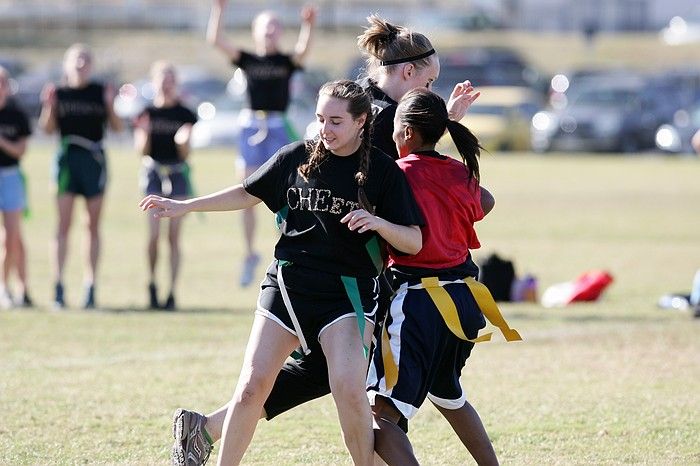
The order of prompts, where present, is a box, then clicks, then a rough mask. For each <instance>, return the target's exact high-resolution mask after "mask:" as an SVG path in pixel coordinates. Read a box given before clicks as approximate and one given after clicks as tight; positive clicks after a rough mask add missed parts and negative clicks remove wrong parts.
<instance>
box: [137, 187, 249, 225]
mask: <svg viewBox="0 0 700 466" xmlns="http://www.w3.org/2000/svg"><path fill="white" fill-rule="evenodd" d="M260 202H261V200H260V199H259V198H257V197H255V196H253V195H252V194H248V192H247V191H246V190H245V189H244V188H243V185H242V184H237V185H235V186H231V187H230V188H226V189H223V190H221V191H218V192H216V193H213V194H208V195H206V196H200V197H195V198H193V199H188V200H185V201H176V200H173V199H168V198H164V197H160V196H155V195H150V196H146V197H145V198H143V199H142V200H141V202H140V203H139V207H141V210H143V211H147V210H149V209H153V216H154V217H156V218H162V217H180V216H182V215H185V214H186V213H188V212H221V211H227V210H241V209H247V208H248V207H253V206H254V205H256V204H258V203H260Z"/></svg>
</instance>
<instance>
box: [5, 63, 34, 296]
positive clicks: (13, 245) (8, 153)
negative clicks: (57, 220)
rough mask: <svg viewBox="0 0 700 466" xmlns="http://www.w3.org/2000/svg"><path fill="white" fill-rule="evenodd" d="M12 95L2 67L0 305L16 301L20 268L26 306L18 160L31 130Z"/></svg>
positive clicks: (24, 201) (22, 202) (22, 197)
mask: <svg viewBox="0 0 700 466" xmlns="http://www.w3.org/2000/svg"><path fill="white" fill-rule="evenodd" d="M9 97H10V76H9V73H8V72H7V70H5V68H3V67H1V66H0V210H1V211H2V217H3V229H4V237H5V246H4V251H3V264H2V277H1V279H2V281H1V283H0V307H1V308H9V307H12V306H13V305H14V304H15V302H14V301H13V299H12V294H11V293H10V290H9V287H8V285H9V284H8V280H9V278H10V277H9V276H8V275H9V273H10V272H12V271H17V278H18V279H19V282H20V283H19V285H20V289H19V292H20V294H19V300H18V301H17V304H18V305H20V306H24V307H29V306H32V304H33V303H32V300H31V298H30V297H29V291H28V289H27V260H26V256H25V250H24V241H23V240H22V229H21V225H22V211H23V210H24V209H25V208H26V206H27V195H26V192H25V186H24V182H23V176H22V173H21V172H20V169H19V161H20V159H21V158H22V157H23V156H24V154H25V152H26V150H27V138H28V137H29V136H30V135H31V132H32V131H31V128H30V126H29V119H28V118H27V114H26V113H24V111H23V110H21V109H20V108H18V107H17V106H15V105H14V104H13V102H11V101H10V100H9Z"/></svg>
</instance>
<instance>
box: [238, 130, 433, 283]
mask: <svg viewBox="0 0 700 466" xmlns="http://www.w3.org/2000/svg"><path fill="white" fill-rule="evenodd" d="M307 158H308V153H307V150H306V147H305V145H304V143H303V142H295V143H292V144H289V145H287V146H284V147H283V148H282V149H280V150H279V151H278V152H277V153H276V154H275V155H274V156H273V157H272V158H271V159H270V160H268V161H267V162H266V163H265V164H264V165H263V166H262V167H260V168H259V169H258V170H257V171H256V172H255V173H253V174H252V175H251V176H249V177H248V178H246V179H245V180H244V182H243V186H244V188H245V190H246V191H247V192H248V193H249V194H252V195H253V196H256V197H258V198H260V199H261V200H262V201H263V202H264V203H265V205H267V207H268V208H269V209H270V210H271V211H272V212H275V213H277V214H278V218H281V219H283V221H281V226H280V230H281V233H282V236H281V237H280V239H279V241H278V242H277V245H276V246H275V258H277V259H280V260H285V261H289V262H293V263H296V264H299V265H302V266H306V267H309V268H313V269H316V270H320V271H323V272H329V273H334V274H337V275H348V276H354V277H366V278H371V277H376V276H377V275H378V267H377V262H376V257H373V255H372V254H371V246H370V245H371V244H373V243H376V242H377V240H378V239H379V238H378V237H379V235H378V234H377V233H375V232H373V231H368V232H365V233H358V232H357V231H350V229H349V228H348V227H347V224H345V223H341V222H340V219H341V218H343V217H344V216H345V215H346V214H347V213H349V212H351V211H353V210H356V209H359V208H360V207H359V203H358V194H357V190H358V186H357V182H356V181H355V174H356V173H357V171H358V167H359V163H360V156H359V154H358V153H355V154H352V155H349V156H345V157H341V156H336V155H333V154H330V155H328V156H326V158H325V159H324V160H323V161H322V162H321V164H320V166H319V167H318V168H317V169H316V170H314V172H313V173H312V174H311V176H309V179H308V180H305V179H304V178H303V177H302V176H301V175H300V174H299V172H298V170H297V169H298V168H299V166H300V165H302V164H304V163H305V162H306V160H307ZM364 190H365V193H366V195H367V198H368V200H369V202H370V203H371V204H372V206H373V207H374V209H375V213H376V215H377V216H379V217H381V218H383V219H384V220H387V221H389V222H391V223H394V224H398V225H419V226H420V225H423V223H424V222H423V217H422V215H421V213H420V210H419V208H418V205H417V204H416V201H415V199H414V198H413V192H412V191H411V188H410V187H409V185H408V182H407V181H406V177H405V175H404V174H403V172H402V171H401V169H400V168H399V167H398V165H396V162H394V160H392V159H391V157H389V156H388V155H386V154H385V153H383V152H381V151H379V150H378V149H376V148H372V151H371V152H370V163H369V173H368V177H367V182H366V183H365V186H364ZM379 269H381V266H380V267H379Z"/></svg>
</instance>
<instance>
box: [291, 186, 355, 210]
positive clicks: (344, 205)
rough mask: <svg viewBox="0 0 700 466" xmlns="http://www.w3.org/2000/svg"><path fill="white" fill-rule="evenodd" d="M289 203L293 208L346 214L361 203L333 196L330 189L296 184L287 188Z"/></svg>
mask: <svg viewBox="0 0 700 466" xmlns="http://www.w3.org/2000/svg"><path fill="white" fill-rule="evenodd" d="M287 204H288V205H289V208H290V209H292V210H308V211H309V212H330V213H331V214H334V215H345V214H347V213H348V212H352V211H353V210H357V209H359V208H360V204H359V203H357V202H356V201H349V200H347V199H343V198H342V197H335V196H333V194H332V193H331V190H330V189H319V188H297V187H294V186H293V187H291V188H289V189H287Z"/></svg>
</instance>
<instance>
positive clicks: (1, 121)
mask: <svg viewBox="0 0 700 466" xmlns="http://www.w3.org/2000/svg"><path fill="white" fill-rule="evenodd" d="M30 134H32V129H31V127H30V126H29V118H27V114H26V113H25V112H24V110H22V109H21V108H19V107H17V106H16V105H14V103H12V102H10V101H8V102H7V103H6V104H5V106H4V107H3V108H1V109H0V137H3V138H5V139H7V140H9V141H12V142H16V141H18V140H19V139H20V138H24V137H27V136H29V135H30ZM18 163H19V160H17V159H16V158H14V157H12V156H10V154H8V153H6V152H5V151H3V150H2V149H0V167H12V166H15V165H17V164H18Z"/></svg>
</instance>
